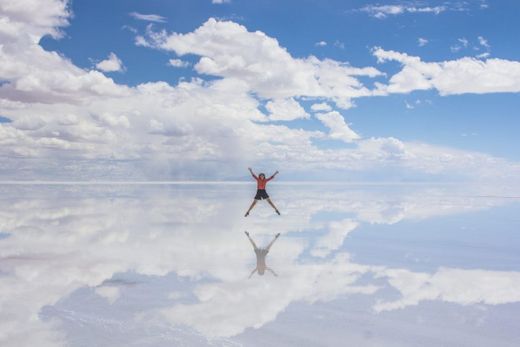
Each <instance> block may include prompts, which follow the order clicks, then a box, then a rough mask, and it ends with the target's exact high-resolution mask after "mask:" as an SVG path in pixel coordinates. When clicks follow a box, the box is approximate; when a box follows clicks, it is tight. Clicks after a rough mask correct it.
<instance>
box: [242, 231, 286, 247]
mask: <svg viewBox="0 0 520 347" xmlns="http://www.w3.org/2000/svg"><path fill="white" fill-rule="evenodd" d="M279 236H280V233H278V234H276V236H275V237H274V239H273V241H271V242H270V243H269V244H268V245H267V248H266V249H267V250H270V249H271V246H272V245H273V243H274V242H275V241H276V239H277V238H278V237H279ZM248 237H249V236H248Z"/></svg>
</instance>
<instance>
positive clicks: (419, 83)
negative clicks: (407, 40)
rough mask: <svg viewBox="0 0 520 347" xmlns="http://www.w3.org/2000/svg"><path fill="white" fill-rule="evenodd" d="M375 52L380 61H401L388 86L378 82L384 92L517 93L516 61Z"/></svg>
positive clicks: (519, 76) (519, 69)
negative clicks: (439, 59) (433, 59)
mask: <svg viewBox="0 0 520 347" xmlns="http://www.w3.org/2000/svg"><path fill="white" fill-rule="evenodd" d="M374 55H375V56H376V57H377V59H378V61H379V62H384V61H388V60H393V61H397V62H400V63H401V64H402V69H401V71H399V72H398V73H396V74H395V75H393V76H392V77H391V78H390V81H389V83H388V85H382V84H379V89H380V90H381V91H384V92H387V93H409V92H411V91H413V90H427V89H436V90H438V91H439V93H440V94H441V95H450V94H464V93H476V94H483V93H498V92H512V93H518V92H520V62H518V61H512V60H506V59H487V60H486V61H482V60H479V59H475V58H470V57H464V58H460V59H457V60H448V61H443V62H424V61H422V60H421V58H419V57H414V56H410V55H408V54H406V53H399V52H395V51H386V50H384V49H381V48H376V49H375V50H374Z"/></svg>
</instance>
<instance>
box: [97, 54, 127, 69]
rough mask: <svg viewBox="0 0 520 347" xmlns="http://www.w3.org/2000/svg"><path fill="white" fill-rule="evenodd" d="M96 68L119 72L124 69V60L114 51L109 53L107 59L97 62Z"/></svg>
mask: <svg viewBox="0 0 520 347" xmlns="http://www.w3.org/2000/svg"><path fill="white" fill-rule="evenodd" d="M96 68H97V69H98V70H101V71H103V72H118V71H123V70H124V66H123V62H122V61H121V59H119V57H118V56H117V55H116V54H115V53H112V52H111V53H110V54H109V55H108V58H107V59H105V60H102V61H100V62H99V63H97V64H96Z"/></svg>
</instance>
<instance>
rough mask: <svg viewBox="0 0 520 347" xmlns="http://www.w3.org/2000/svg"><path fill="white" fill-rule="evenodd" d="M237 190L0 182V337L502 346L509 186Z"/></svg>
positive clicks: (512, 283) (518, 221)
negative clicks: (256, 199)
mask: <svg viewBox="0 0 520 347" xmlns="http://www.w3.org/2000/svg"><path fill="white" fill-rule="evenodd" d="M252 189H253V188H252V187H251V185H245V184H184V185H183V184H164V185H130V184H128V185H73V184H72V185H0V204H1V206H0V293H1V295H0V345H2V346H206V345H211V346H242V345H243V346H345V345H351V346H440V345H442V346H518V345H519V344H520V330H519V329H518V317H519V316H520V236H519V234H518V230H519V227H520V214H519V213H518V212H519V207H520V204H519V203H520V199H519V198H517V197H515V196H514V195H512V194H504V193H503V192H498V193H497V192H491V193H490V192H489V191H484V190H483V189H482V188H481V187H478V188H474V187H473V188H467V187H460V186H456V185H452V186H427V185H405V184H403V185H394V186H384V185H379V186H377V185H376V186H361V185H360V186H348V185H332V184H328V185H326V184H316V185H312V184H285V185H284V184H273V185H271V186H270V190H269V193H270V194H271V196H272V198H273V201H274V202H275V203H276V204H277V205H278V207H279V209H280V211H281V212H282V215H281V216H277V215H276V214H275V213H274V212H273V210H272V209H271V208H270V207H269V206H268V205H267V203H265V202H261V203H260V204H259V205H258V206H257V207H256V208H255V209H254V210H253V211H252V212H251V215H250V216H249V217H247V218H244V217H243V215H244V213H245V211H246V210H247V207H248V206H249V204H250V203H251V198H252V196H253V195H252V194H254V191H252ZM509 193H510V192H509ZM246 230H247V231H248V232H249V234H250V236H251V239H252V240H253V242H254V243H255V244H256V245H257V247H258V248H262V247H264V248H265V247H266V246H267V245H268V244H269V243H270V242H271V241H272V240H273V239H274V236H275V235H276V234H277V233H280V234H281V235H280V237H279V238H278V239H276V241H275V242H274V243H273V244H272V246H271V248H270V250H269V253H268V254H267V255H266V256H265V263H266V264H265V265H266V266H267V267H268V269H269V270H270V271H268V270H266V271H262V273H260V271H253V270H254V269H255V267H256V266H257V257H256V255H255V251H254V249H253V246H252V243H251V242H250V241H249V240H248V238H247V237H246V235H245V233H244V231H246ZM257 253H258V252H257Z"/></svg>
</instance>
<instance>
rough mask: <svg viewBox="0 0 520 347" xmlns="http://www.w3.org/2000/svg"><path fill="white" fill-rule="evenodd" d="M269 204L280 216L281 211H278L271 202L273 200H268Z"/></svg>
mask: <svg viewBox="0 0 520 347" xmlns="http://www.w3.org/2000/svg"><path fill="white" fill-rule="evenodd" d="M267 202H268V203H269V205H271V206H272V207H273V208H274V210H275V211H276V213H278V214H280V211H278V209H277V208H276V206H275V205H274V204H273V202H272V201H271V199H270V198H269V199H267Z"/></svg>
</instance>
